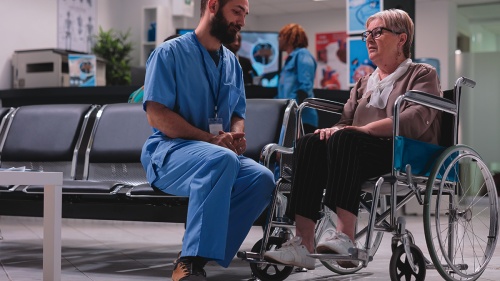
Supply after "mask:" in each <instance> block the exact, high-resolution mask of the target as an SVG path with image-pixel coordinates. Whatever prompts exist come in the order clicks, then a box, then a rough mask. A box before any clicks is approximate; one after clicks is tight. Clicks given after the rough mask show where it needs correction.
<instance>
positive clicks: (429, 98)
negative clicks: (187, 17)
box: [403, 90, 457, 113]
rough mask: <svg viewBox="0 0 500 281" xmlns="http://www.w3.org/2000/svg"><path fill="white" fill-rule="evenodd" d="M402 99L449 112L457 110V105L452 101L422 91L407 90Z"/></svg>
mask: <svg viewBox="0 0 500 281" xmlns="http://www.w3.org/2000/svg"><path fill="white" fill-rule="evenodd" d="M403 99H404V100H407V101H411V102H415V103H418V104H422V105H425V106H428V107H431V108H434V109H438V110H442V111H446V112H450V113H454V112H457V105H456V104H455V103H454V102H452V101H450V100H449V99H446V98H442V97H438V96H435V95H431V94H428V93H426V92H422V91H417V90H411V91H408V92H406V93H405V95H404V98H403Z"/></svg>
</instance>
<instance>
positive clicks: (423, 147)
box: [394, 136, 456, 181]
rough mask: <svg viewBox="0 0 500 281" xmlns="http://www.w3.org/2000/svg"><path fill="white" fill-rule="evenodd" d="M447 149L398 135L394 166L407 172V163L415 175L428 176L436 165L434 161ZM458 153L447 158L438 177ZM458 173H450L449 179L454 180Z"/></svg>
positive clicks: (439, 176) (395, 143) (395, 144)
mask: <svg viewBox="0 0 500 281" xmlns="http://www.w3.org/2000/svg"><path fill="white" fill-rule="evenodd" d="M445 149H446V147H442V146H439V145H435V144H431V143H426V142H422V141H418V140H413V139H409V138H405V137H402V136H397V137H396V139H395V141H394V168H395V169H396V170H398V171H400V172H406V165H407V164H410V165H411V172H412V174H413V175H417V176H426V177H428V176H429V175H430V173H431V170H432V168H433V166H434V163H435V162H436V160H437V159H438V158H439V156H440V155H441V153H443V151H444V150H445ZM454 156H455V157H456V155H451V156H450V157H448V159H446V161H445V165H443V166H442V167H441V170H440V172H439V175H438V178H439V179H440V178H441V175H442V174H443V172H444V169H445V167H447V166H448V165H447V164H446V163H449V162H451V160H452V159H453V158H454ZM455 175H456V173H450V175H448V178H447V180H450V181H454V180H455V178H454V176H455Z"/></svg>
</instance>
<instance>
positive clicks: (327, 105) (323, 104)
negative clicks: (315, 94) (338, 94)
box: [299, 98, 344, 114]
mask: <svg viewBox="0 0 500 281" xmlns="http://www.w3.org/2000/svg"><path fill="white" fill-rule="evenodd" d="M303 107H311V108H315V109H318V110H322V111H326V112H332V113H338V114H341V113H342V110H343V109H344V104H343V103H340V102H336V101H331V100H325V99H319V98H307V99H305V100H304V102H302V103H301V104H300V108H299V110H300V109H302V108H303Z"/></svg>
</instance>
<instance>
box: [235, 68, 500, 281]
mask: <svg viewBox="0 0 500 281" xmlns="http://www.w3.org/2000/svg"><path fill="white" fill-rule="evenodd" d="M475 84H476V83H475V82H474V81H473V80H470V79H468V78H466V77H460V78H459V79H457V80H456V82H455V86H454V88H453V89H452V90H447V91H445V92H444V97H437V96H434V95H430V94H427V93H424V92H420V91H408V92H407V93H405V94H404V95H402V96H400V97H399V98H398V99H397V100H396V102H395V104H394V107H393V110H394V111H393V112H394V122H393V149H394V153H393V169H392V171H391V173H390V174H387V175H383V176H380V177H379V178H376V179H373V180H370V181H367V182H365V183H364V184H363V188H362V193H361V194H360V196H361V203H360V207H359V210H360V211H359V215H358V220H357V226H356V234H355V238H356V242H355V244H356V248H351V249H349V255H338V254H317V253H314V254H311V255H310V256H311V257H313V258H316V259H319V260H320V261H321V263H322V264H323V265H324V266H325V267H326V268H328V269H329V270H331V271H333V272H335V273H337V274H341V275H344V274H352V273H355V272H357V271H359V270H361V269H363V268H365V267H367V266H368V264H369V263H370V262H371V261H372V260H373V258H374V256H375V254H376V252H377V249H378V247H379V245H380V243H381V241H382V238H383V234H384V233H386V232H389V233H392V239H391V250H392V256H391V259H390V263H389V273H390V278H391V280H393V281H394V280H417V281H419V280H424V279H425V275H426V270H427V269H436V270H437V271H438V272H439V274H440V275H441V276H442V278H443V279H444V280H448V281H458V280H477V279H478V278H479V277H480V276H481V274H482V273H483V272H484V271H485V269H486V267H487V265H488V263H489V261H490V260H491V258H492V256H493V253H494V250H495V247H496V244H497V240H498V197H497V192H496V187H495V183H494V181H493V177H492V175H491V173H490V172H489V170H488V168H487V165H486V164H485V163H484V162H483V160H482V159H481V157H480V156H479V154H478V153H477V152H476V151H475V150H473V149H472V148H470V147H468V146H466V145H463V144H458V121H459V112H460V111H459V104H460V96H461V91H462V86H468V87H471V88H473V87H474V86H475ZM404 100H406V101H409V102H414V103H418V104H422V105H424V106H428V107H431V108H433V109H437V110H439V111H441V112H442V125H441V126H442V131H443V132H442V136H441V140H440V145H439V146H438V145H433V144H427V143H422V142H419V141H416V140H411V139H407V138H404V137H401V136H399V112H400V105H401V103H402V101H404ZM305 107H310V108H315V109H317V110H322V111H326V112H331V113H336V114H340V113H341V111H342V108H343V104H341V103H337V102H333V101H327V100H322V99H314V98H313V99H306V100H305V101H304V102H303V103H302V104H301V105H300V106H298V107H296V112H294V114H295V116H294V117H295V124H294V126H293V127H294V129H293V130H292V129H288V130H286V131H287V132H286V134H285V136H284V138H285V141H284V142H283V143H284V144H283V145H282V146H280V145H277V144H268V145H266V146H265V147H264V148H263V150H262V155H261V161H262V162H263V164H264V165H266V166H267V167H269V168H272V166H273V165H274V164H273V163H274V161H276V160H275V159H276V155H277V154H279V155H281V156H280V157H279V163H278V164H279V166H280V175H281V176H280V178H279V179H278V180H277V187H276V190H275V192H274V194H273V200H272V204H271V206H270V208H269V209H270V210H269V214H268V218H267V224H266V226H265V230H264V235H263V238H262V239H261V240H259V241H258V242H257V243H256V244H255V245H254V246H253V248H252V250H251V252H245V251H240V252H238V257H239V258H241V259H243V260H246V261H248V262H249V263H250V268H251V271H252V275H253V276H254V277H255V278H256V279H257V280H263V281H281V280H285V279H286V278H287V277H288V276H289V275H290V274H291V273H292V271H293V266H289V265H283V264H277V263H272V262H269V261H266V260H265V259H264V258H263V256H264V253H265V252H266V251H268V250H271V249H274V248H280V247H281V245H282V244H283V243H284V242H286V241H287V240H289V239H291V238H292V237H293V233H292V231H291V228H292V227H293V222H292V221H290V220H289V219H287V218H286V216H285V215H284V213H285V210H286V204H287V202H286V201H287V200H286V199H287V197H286V194H287V193H289V192H290V186H291V181H290V180H291V176H290V174H291V173H292V172H293V171H291V169H290V168H289V167H290V166H291V165H290V163H291V159H290V158H289V157H288V156H290V155H291V154H293V144H294V139H297V138H299V137H301V136H302V134H303V132H302V129H301V124H300V120H301V112H302V109H303V108H305ZM289 131H293V134H295V136H294V138H290V136H289V135H290V134H291V133H290V132H289ZM287 144H291V146H290V147H286V145H287ZM413 198H415V199H416V200H417V201H418V203H419V204H420V205H422V207H423V224H424V234H425V241H426V244H427V249H428V253H429V255H430V260H429V259H428V258H426V257H425V256H424V254H423V253H422V251H421V250H420V248H419V247H418V246H417V245H415V239H414V237H413V235H412V233H411V232H410V231H409V230H408V229H406V227H405V217H404V216H397V215H398V213H397V211H398V210H399V209H400V208H402V207H403V206H404V205H405V204H406V203H407V202H409V201H410V200H412V199H413ZM322 209H323V211H322V216H321V218H320V220H319V221H318V222H317V223H316V229H315V239H316V242H317V241H318V240H319V238H320V236H321V234H322V233H324V232H325V231H327V230H328V229H335V218H334V217H335V214H334V212H332V211H331V210H329V209H328V208H327V207H326V206H324V207H323V208H322ZM340 260H342V261H345V260H352V261H358V266H357V267H355V268H343V267H341V266H340V265H339V264H338V263H337V261H340Z"/></svg>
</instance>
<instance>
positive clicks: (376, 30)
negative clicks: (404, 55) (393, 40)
mask: <svg viewBox="0 0 500 281" xmlns="http://www.w3.org/2000/svg"><path fill="white" fill-rule="evenodd" d="M384 30H387V31H389V32H392V33H394V34H398V35H399V34H401V33H403V32H397V31H394V30H392V29H389V28H387V27H383V26H379V27H375V28H374V29H372V30H367V31H364V32H363V33H361V40H363V42H366V40H367V39H368V35H370V34H371V35H372V38H373V39H377V38H379V37H380V36H381V35H382V33H383V31H384Z"/></svg>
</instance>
